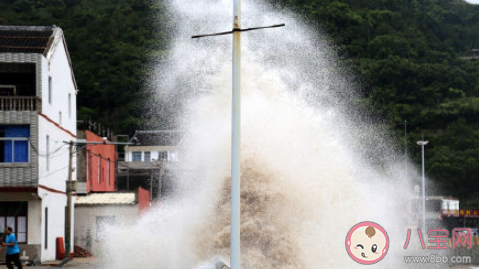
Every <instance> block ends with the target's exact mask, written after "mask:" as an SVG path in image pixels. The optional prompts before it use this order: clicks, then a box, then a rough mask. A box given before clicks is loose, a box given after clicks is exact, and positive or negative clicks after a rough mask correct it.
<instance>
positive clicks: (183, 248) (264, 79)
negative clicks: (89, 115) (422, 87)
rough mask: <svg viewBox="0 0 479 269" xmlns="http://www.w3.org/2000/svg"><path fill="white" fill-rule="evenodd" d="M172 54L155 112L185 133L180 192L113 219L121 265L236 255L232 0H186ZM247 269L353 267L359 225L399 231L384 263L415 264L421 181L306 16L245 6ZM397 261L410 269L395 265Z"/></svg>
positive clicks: (113, 255)
mask: <svg viewBox="0 0 479 269" xmlns="http://www.w3.org/2000/svg"><path fill="white" fill-rule="evenodd" d="M170 7H171V8H172V10H173V11H172V15H173V17H172V20H171V23H172V25H173V29H172V45H171V46H172V49H171V53H170V55H169V56H168V59H166V60H165V61H164V62H163V63H162V64H160V65H159V66H158V67H157V72H156V74H157V77H156V78H154V79H153V80H152V81H153V83H154V84H155V85H156V87H157V95H158V96H157V97H158V98H157V100H156V102H155V107H158V108H160V109H161V110H162V111H174V110H175V115H178V116H177V118H176V119H175V120H176V122H177V123H178V124H179V125H180V126H181V128H183V129H185V130H186V131H187V134H188V135H187V137H186V138H185V141H184V142H183V143H182V145H181V146H182V152H181V153H182V154H181V165H180V166H181V167H179V168H178V169H177V171H178V172H177V175H176V178H177V182H176V185H175V188H176V195H175V196H174V197H171V198H170V199H168V200H166V201H165V202H164V203H163V204H162V206H161V207H160V208H157V209H153V210H152V212H151V213H150V214H149V215H148V216H146V217H144V218H143V219H141V220H140V221H139V223H138V224H136V225H135V226H134V227H113V228H112V229H110V232H109V234H108V240H106V241H105V243H104V249H105V250H106V251H107V252H108V255H106V256H107V259H108V261H107V262H108V264H109V266H108V267H109V268H134V267H135V268H136V267H139V266H140V267H141V268H168V269H169V268H173V269H176V268H179V269H185V268H214V266H213V264H214V262H215V261H216V260H224V261H226V262H227V261H228V260H229V241H230V238H229V236H230V235H229V218H230V212H229V206H230V203H229V199H230V196H229V195H230V194H229V192H230V189H229V188H230V182H229V180H230V143H231V140H230V137H231V123H230V118H231V58H232V56H231V37H230V36H221V37H212V38H204V39H200V40H199V41H195V40H191V38H190V37H191V36H192V35H196V34H203V33H214V32H221V31H227V30H228V29H230V27H231V25H232V6H231V1H208V0H205V1H191V0H189V1H186V0H175V1H174V2H172V3H171V5H170ZM242 12H243V17H242V24H243V27H244V28H248V27H255V26H264V25H271V24H276V23H286V27H285V28H275V29H268V30H262V31H254V32H245V33H244V34H242V42H243V47H242V76H243V77H242V164H241V165H242V170H241V171H242V178H241V200H242V205H241V206H242V213H241V240H242V243H241V244H242V245H241V247H242V264H243V268H262V269H267V268H278V269H292V268H353V267H360V266H362V265H359V264H357V263H356V262H354V261H353V260H352V259H350V258H349V257H348V254H347V252H346V249H345V237H346V234H347V232H348V231H349V229H350V228H351V227H352V226H354V225H355V224H356V223H358V222H361V221H373V222H376V223H378V224H380V225H381V226H382V227H384V228H385V230H386V231H387V232H388V234H389V238H390V247H389V252H388V254H387V256H386V258H385V259H384V260H383V261H381V262H380V263H378V264H376V265H373V266H374V267H377V266H379V267H381V268H383V267H386V266H388V267H392V268H403V267H404V263H403V262H402V260H401V257H400V255H399V254H398V250H401V249H402V246H403V244H404V240H405V235H406V231H407V228H408V226H407V220H406V219H407V210H406V208H405V204H406V200H407V199H408V198H407V197H408V194H409V193H410V191H409V190H412V187H410V183H409V182H408V181H407V180H406V179H405V178H406V177H405V175H404V172H403V170H402V169H403V162H404V161H403V159H402V158H403V157H402V156H400V155H399V154H398V153H397V152H396V151H395V149H394V148H393V146H392V143H391V142H390V141H389V138H388V137H387V135H386V131H384V130H382V129H381V128H379V127H376V126H375V124H373V120H371V119H370V118H369V117H368V116H367V114H365V113H364V111H362V110H361V108H360V107H359V106H358V105H356V103H357V102H356V101H357V100H358V96H357V94H356V90H357V89H355V88H356V86H355V84H354V83H353V81H354V80H353V78H352V76H351V74H350V73H349V72H348V71H347V69H346V68H344V67H341V66H340V64H339V62H338V60H337V59H336V57H335V55H334V53H335V51H334V48H333V47H331V46H329V45H328V44H327V42H325V37H324V36H321V35H320V34H318V29H315V28H311V27H308V26H307V25H305V24H303V23H302V22H301V20H299V19H298V18H297V17H295V15H294V14H290V13H288V12H284V11H275V10H273V9H271V8H270V7H269V6H267V5H258V4H252V3H250V2H244V3H243V8H242ZM395 264H398V265H396V266H395Z"/></svg>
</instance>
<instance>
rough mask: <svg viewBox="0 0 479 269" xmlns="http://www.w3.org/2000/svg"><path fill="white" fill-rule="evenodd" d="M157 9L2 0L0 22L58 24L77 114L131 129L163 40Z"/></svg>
mask: <svg viewBox="0 0 479 269" xmlns="http://www.w3.org/2000/svg"><path fill="white" fill-rule="evenodd" d="M163 12H164V9H163V8H162V7H161V5H160V4H158V3H157V2H154V1H149V0H117V1H111V0H94V1H93V0H66V1H65V0H50V1H38V0H4V1H0V24H6V25H53V24H55V25H58V26H59V27H61V28H62V29H63V32H64V34H65V39H66V41H67V45H68V49H69V52H70V56H71V58H72V64H73V69H74V73H75V78H76V81H77V84H78V88H79V94H78V97H77V102H78V118H79V120H86V119H87V118H89V117H90V118H91V119H92V120H94V121H98V122H101V123H103V124H104V126H108V127H109V128H111V129H113V130H114V131H116V132H117V133H131V132H133V131H134V130H135V129H137V128H139V127H140V126H141V124H142V120H141V119H142V117H141V116H142V114H143V112H144V111H143V110H144V108H143V106H142V105H141V103H142V98H144V97H145V91H144V90H143V89H144V79H145V78H146V77H147V75H148V73H147V70H148V69H147V67H148V66H149V62H150V61H151V59H152V57H151V56H152V54H154V53H155V54H158V53H160V54H161V53H163V51H164V49H165V46H166V44H165V43H164V42H162V39H161V37H162V36H163V33H162V28H161V27H159V23H158V21H157V20H156V19H157V16H159V15H161V14H162V13H163Z"/></svg>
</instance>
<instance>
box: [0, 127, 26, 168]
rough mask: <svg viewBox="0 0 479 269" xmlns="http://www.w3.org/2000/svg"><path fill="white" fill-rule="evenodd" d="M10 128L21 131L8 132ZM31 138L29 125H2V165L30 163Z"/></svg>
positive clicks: (0, 152) (0, 129)
mask: <svg viewBox="0 0 479 269" xmlns="http://www.w3.org/2000/svg"><path fill="white" fill-rule="evenodd" d="M9 127H12V128H14V127H19V128H20V129H17V130H16V131H14V129H10V131H8V130H7V129H8V128H9ZM22 127H23V128H22ZM22 129H23V130H22ZM8 132H10V134H8ZM22 133H23V134H22ZM29 138H30V126H29V125H0V164H18V163H29V162H30V140H29ZM9 151H10V152H9ZM16 151H17V154H16Z"/></svg>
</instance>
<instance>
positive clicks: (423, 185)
mask: <svg viewBox="0 0 479 269" xmlns="http://www.w3.org/2000/svg"><path fill="white" fill-rule="evenodd" d="M427 143H429V141H427V140H426V141H424V140H419V141H417V144H418V145H419V146H421V158H422V229H423V231H425V230H426V176H425V173H424V146H425V145H427Z"/></svg>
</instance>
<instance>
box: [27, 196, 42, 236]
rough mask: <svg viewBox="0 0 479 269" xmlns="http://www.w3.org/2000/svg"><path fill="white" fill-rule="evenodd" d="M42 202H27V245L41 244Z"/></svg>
mask: <svg viewBox="0 0 479 269" xmlns="http://www.w3.org/2000/svg"><path fill="white" fill-rule="evenodd" d="M41 226H42V201H41V200H33V201H29V202H28V244H41V241H42V231H40V229H38V227H41Z"/></svg>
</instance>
